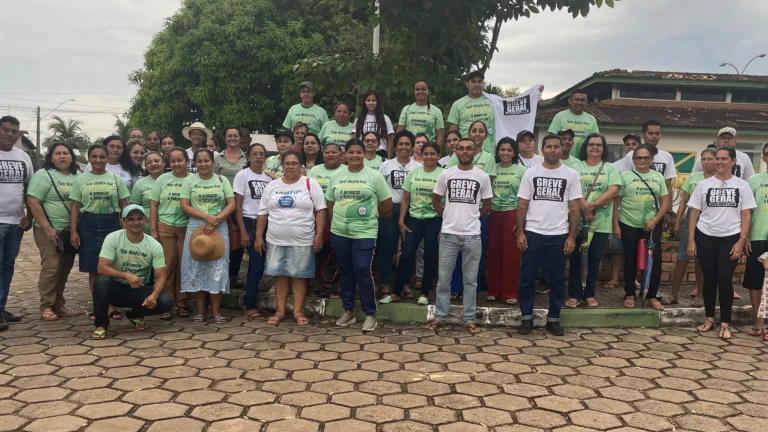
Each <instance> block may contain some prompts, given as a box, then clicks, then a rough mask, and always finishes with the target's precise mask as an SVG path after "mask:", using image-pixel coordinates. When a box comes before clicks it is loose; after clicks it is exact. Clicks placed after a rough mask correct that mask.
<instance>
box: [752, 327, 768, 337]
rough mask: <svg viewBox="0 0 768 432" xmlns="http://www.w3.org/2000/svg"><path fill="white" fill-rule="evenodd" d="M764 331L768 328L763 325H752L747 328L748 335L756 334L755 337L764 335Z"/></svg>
mask: <svg viewBox="0 0 768 432" xmlns="http://www.w3.org/2000/svg"><path fill="white" fill-rule="evenodd" d="M766 333H768V330H766V329H765V327H763V328H754V327H752V328H751V329H749V331H747V334H748V335H750V336H757V337H759V336H764V335H765V334H766Z"/></svg>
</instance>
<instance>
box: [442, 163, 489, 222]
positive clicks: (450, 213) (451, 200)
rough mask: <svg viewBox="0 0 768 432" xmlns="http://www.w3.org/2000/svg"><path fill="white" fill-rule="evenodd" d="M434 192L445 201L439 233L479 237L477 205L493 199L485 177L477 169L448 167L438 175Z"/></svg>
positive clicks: (486, 176) (478, 210) (478, 209)
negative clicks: (466, 169) (465, 169)
mask: <svg viewBox="0 0 768 432" xmlns="http://www.w3.org/2000/svg"><path fill="white" fill-rule="evenodd" d="M435 193H436V194H438V195H440V196H442V197H444V198H445V211H444V212H443V226H442V232H443V233H446V234H455V235H463V236H469V235H480V204H481V203H482V200H484V199H491V198H493V189H492V188H491V178H490V177H488V174H486V173H485V172H483V170H481V169H479V168H477V167H472V169H471V170H468V171H464V170H461V169H459V167H458V166H455V167H451V168H448V169H447V170H445V171H443V172H441V173H440V176H438V178H437V183H436V184H435Z"/></svg>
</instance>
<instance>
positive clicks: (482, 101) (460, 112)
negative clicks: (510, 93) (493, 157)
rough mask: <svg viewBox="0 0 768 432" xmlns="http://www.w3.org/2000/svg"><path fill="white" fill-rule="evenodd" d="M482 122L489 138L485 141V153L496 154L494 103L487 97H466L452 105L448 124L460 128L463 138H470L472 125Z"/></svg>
mask: <svg viewBox="0 0 768 432" xmlns="http://www.w3.org/2000/svg"><path fill="white" fill-rule="evenodd" d="M476 121H481V122H483V123H485V126H486V128H487V132H488V137H486V138H485V141H483V151H485V152H488V153H490V154H494V153H495V152H496V139H495V136H494V134H495V132H496V119H495V117H494V110H493V102H491V100H490V99H488V98H487V97H485V96H480V97H479V98H474V99H473V98H470V97H469V96H464V97H463V98H461V99H459V100H457V101H456V102H454V103H453V105H451V111H450V112H449V113H448V123H451V124H454V125H456V126H458V128H459V132H460V133H461V136H463V137H466V136H469V127H470V126H472V123H474V122H476Z"/></svg>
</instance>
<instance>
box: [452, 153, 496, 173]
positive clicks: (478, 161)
mask: <svg viewBox="0 0 768 432" xmlns="http://www.w3.org/2000/svg"><path fill="white" fill-rule="evenodd" d="M458 164H459V157H458V156H456V153H454V154H453V156H451V160H449V161H448V168H451V167H455V166H456V165H458ZM472 164H473V165H474V166H476V167H478V168H479V169H481V170H482V171H483V172H484V173H486V174H488V177H493V176H495V175H496V158H495V157H494V156H493V154H491V153H488V152H487V151H482V152H480V154H478V155H475V159H474V161H473V162H472Z"/></svg>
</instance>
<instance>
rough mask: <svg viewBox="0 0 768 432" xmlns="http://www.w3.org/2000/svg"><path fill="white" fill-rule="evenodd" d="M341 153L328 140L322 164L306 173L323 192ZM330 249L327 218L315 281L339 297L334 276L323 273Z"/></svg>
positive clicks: (318, 254) (329, 223)
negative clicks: (329, 276) (335, 289)
mask: <svg viewBox="0 0 768 432" xmlns="http://www.w3.org/2000/svg"><path fill="white" fill-rule="evenodd" d="M341 153H342V147H341V145H340V144H337V143H333V142H329V143H328V144H326V145H325V151H323V164H322V165H316V166H315V167H314V168H312V169H311V170H310V171H309V173H308V174H307V176H308V177H309V178H313V179H315V181H316V182H317V184H319V185H320V187H321V188H323V194H325V192H326V191H327V190H328V183H330V181H331V176H332V175H333V174H334V173H335V172H336V171H338V170H339V168H340V167H341ZM332 251H333V248H332V247H331V221H330V220H328V222H327V223H326V224H325V233H323V248H322V249H320V252H318V253H317V259H316V260H315V264H316V270H315V279H316V280H317V281H323V291H324V293H323V294H324V295H329V296H332V297H335V298H339V295H338V292H336V293H333V292H332V291H333V282H334V281H335V280H334V279H335V278H330V280H328V279H326V278H325V273H324V272H325V266H326V265H327V264H328V260H329V258H330V256H331V252H332Z"/></svg>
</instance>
